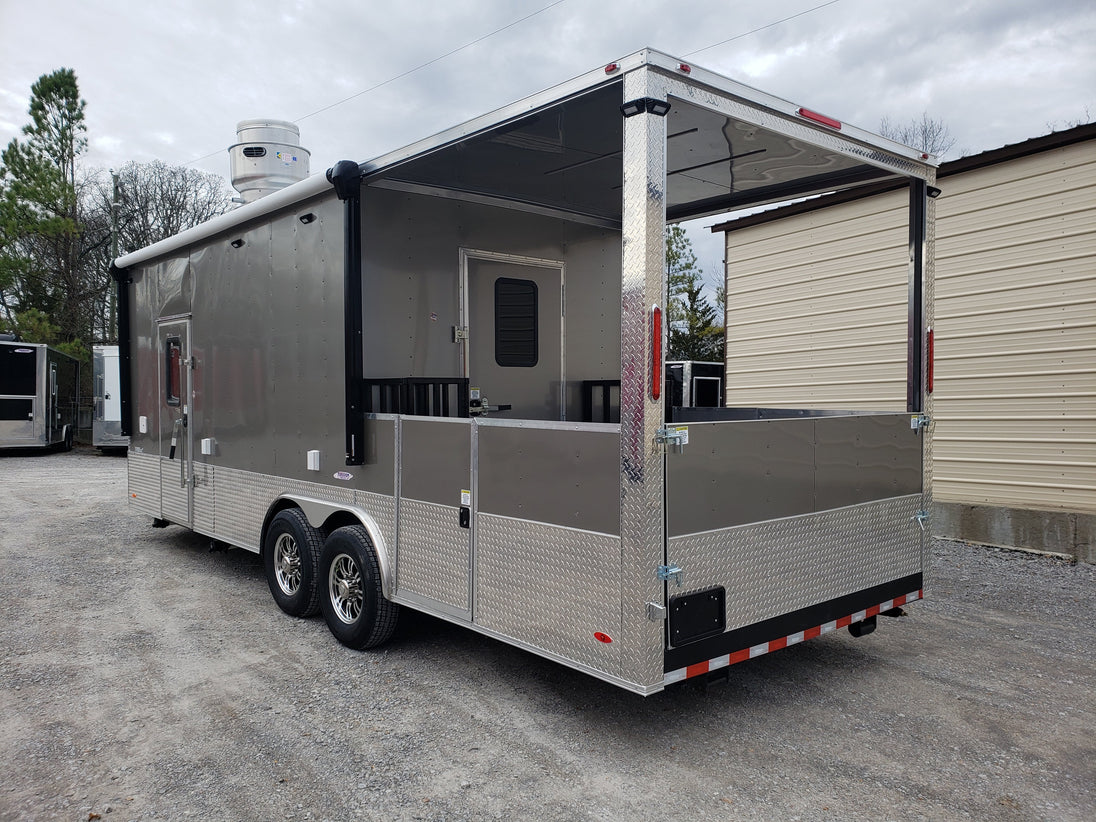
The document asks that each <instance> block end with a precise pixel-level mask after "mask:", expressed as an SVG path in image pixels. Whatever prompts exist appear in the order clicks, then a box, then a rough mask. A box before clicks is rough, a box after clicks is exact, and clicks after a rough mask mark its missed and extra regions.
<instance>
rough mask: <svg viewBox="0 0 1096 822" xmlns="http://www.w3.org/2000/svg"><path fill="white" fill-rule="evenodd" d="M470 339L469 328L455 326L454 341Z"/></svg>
mask: <svg viewBox="0 0 1096 822" xmlns="http://www.w3.org/2000/svg"><path fill="white" fill-rule="evenodd" d="M467 339H468V329H467V328H463V327H461V326H459V325H454V326H453V342H460V341H461V340H467Z"/></svg>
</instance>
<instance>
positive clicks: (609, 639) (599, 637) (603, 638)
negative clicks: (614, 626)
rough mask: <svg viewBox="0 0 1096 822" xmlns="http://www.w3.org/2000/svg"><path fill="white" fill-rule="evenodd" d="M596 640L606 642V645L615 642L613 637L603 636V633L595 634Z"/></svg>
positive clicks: (596, 632)
mask: <svg viewBox="0 0 1096 822" xmlns="http://www.w3.org/2000/svg"><path fill="white" fill-rule="evenodd" d="M594 639H596V640H597V641H598V642H604V643H605V644H606V645H608V644H609V643H610V642H612V641H613V638H612V637H611V636H609V635H608V634H603V633H602V632H601V631H595V632H594Z"/></svg>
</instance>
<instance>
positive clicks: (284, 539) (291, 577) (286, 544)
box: [274, 534, 301, 596]
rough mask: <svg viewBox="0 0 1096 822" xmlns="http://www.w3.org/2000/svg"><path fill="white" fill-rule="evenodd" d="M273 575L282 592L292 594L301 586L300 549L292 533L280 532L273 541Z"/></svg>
mask: <svg viewBox="0 0 1096 822" xmlns="http://www.w3.org/2000/svg"><path fill="white" fill-rule="evenodd" d="M274 576H275V578H276V579H277V580H278V587H279V588H281V589H282V593H284V594H286V595H288V596H293V595H294V594H295V593H297V591H298V590H300V587H301V549H300V546H299V545H297V540H295V539H293V535H292V534H282V535H280V536H279V537H278V540H277V542H275V543H274Z"/></svg>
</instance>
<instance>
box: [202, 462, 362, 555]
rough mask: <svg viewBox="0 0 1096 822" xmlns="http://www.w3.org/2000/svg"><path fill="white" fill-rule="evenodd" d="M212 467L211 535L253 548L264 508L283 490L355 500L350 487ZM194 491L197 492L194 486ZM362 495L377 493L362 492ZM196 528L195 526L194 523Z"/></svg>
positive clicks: (325, 498)
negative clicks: (213, 524) (212, 524)
mask: <svg viewBox="0 0 1096 822" xmlns="http://www.w3.org/2000/svg"><path fill="white" fill-rule="evenodd" d="M212 470H213V482H212V485H213V489H214V498H215V499H214V520H213V521H214V523H215V525H216V528H215V529H214V530H213V531H212V532H211V533H210V535H211V536H216V537H217V538H218V539H223V540H224V541H225V542H230V543H232V544H233V545H239V546H241V547H243V548H247V549H249V550H252V551H258V550H259V549H260V547H261V546H260V542H261V539H262V527H263V520H264V519H265V518H266V512H267V511H268V510H269V509H270V506H271V505H272V504H273V503H274V500H276V499H277V498H278V497H280V496H281V495H282V494H299V495H300V496H306V497H312V498H313V499H317V500H321V501H323V502H330V503H334V504H337V505H346V506H352V505H354V504H355V499H356V497H355V491H354V489H352V488H344V487H340V486H332V485H321V484H320V483H316V482H307V481H304V480H295V479H287V478H285V477H276V476H272V475H269V474H256V473H253V472H251V471H240V470H238V469H234V468H224V467H221V466H212ZM195 491H196V493H197V489H195ZM359 493H362V492H359ZM362 496H363V497H372V496H380V495H374V494H364V493H362ZM366 510H369V509H368V508H367V509H366ZM195 528H196V529H197V528H198V525H197V524H195ZM201 530H203V531H204V530H205V529H201Z"/></svg>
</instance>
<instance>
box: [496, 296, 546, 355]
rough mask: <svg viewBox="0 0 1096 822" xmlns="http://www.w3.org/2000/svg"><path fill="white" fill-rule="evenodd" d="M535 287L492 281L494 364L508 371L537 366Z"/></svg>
mask: <svg viewBox="0 0 1096 822" xmlns="http://www.w3.org/2000/svg"><path fill="white" fill-rule="evenodd" d="M537 357H538V352H537V284H536V283H535V282H533V281H532V280H514V279H510V278H509V277H499V278H498V279H497V280H495V362H497V363H498V364H499V365H501V366H506V367H511V368H532V367H533V366H534V365H536V364H537Z"/></svg>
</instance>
